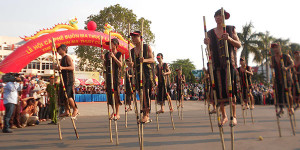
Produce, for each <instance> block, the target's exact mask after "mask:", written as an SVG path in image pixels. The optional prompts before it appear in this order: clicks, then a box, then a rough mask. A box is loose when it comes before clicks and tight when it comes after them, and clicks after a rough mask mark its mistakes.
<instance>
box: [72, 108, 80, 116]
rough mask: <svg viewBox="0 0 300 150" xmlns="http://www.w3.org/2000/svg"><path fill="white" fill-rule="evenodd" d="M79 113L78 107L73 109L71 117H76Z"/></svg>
mask: <svg viewBox="0 0 300 150" xmlns="http://www.w3.org/2000/svg"><path fill="white" fill-rule="evenodd" d="M78 115H79V113H78V109H74V110H73V113H72V117H77V116H78Z"/></svg>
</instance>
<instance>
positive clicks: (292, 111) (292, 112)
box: [290, 107, 295, 115]
mask: <svg viewBox="0 0 300 150" xmlns="http://www.w3.org/2000/svg"><path fill="white" fill-rule="evenodd" d="M290 111H291V115H293V114H294V113H295V111H294V108H293V107H291V110H290Z"/></svg>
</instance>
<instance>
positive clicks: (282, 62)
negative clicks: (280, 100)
mask: <svg viewBox="0 0 300 150" xmlns="http://www.w3.org/2000/svg"><path fill="white" fill-rule="evenodd" d="M280 63H281V67H282V68H283V67H285V65H284V61H283V55H282V54H281V58H280ZM282 72H283V82H284V93H285V97H286V101H287V104H288V112H289V118H290V122H291V128H292V131H293V135H296V133H295V127H294V123H293V119H292V116H293V114H292V112H291V105H290V96H289V95H290V94H289V88H288V86H287V79H286V71H285V70H282Z"/></svg>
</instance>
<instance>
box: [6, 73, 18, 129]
mask: <svg viewBox="0 0 300 150" xmlns="http://www.w3.org/2000/svg"><path fill="white" fill-rule="evenodd" d="M11 76H14V75H11ZM4 82H7V83H6V85H5V86H4V92H3V103H4V106H5V116H4V128H3V129H2V132H3V133H12V130H11V129H9V128H10V124H9V120H10V118H11V116H12V114H13V112H14V109H15V105H16V104H17V103H18V91H20V90H21V84H20V82H21V78H20V77H14V80H9V81H4Z"/></svg>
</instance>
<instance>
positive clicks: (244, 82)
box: [238, 66, 252, 100]
mask: <svg viewBox="0 0 300 150" xmlns="http://www.w3.org/2000/svg"><path fill="white" fill-rule="evenodd" d="M246 70H247V71H251V67H250V66H246ZM238 72H239V76H240V87H241V90H242V92H243V93H242V94H243V99H244V100H246V99H247V95H248V92H247V82H248V86H249V90H250V89H252V81H251V75H249V74H247V79H246V72H242V71H241V67H240V68H238Z"/></svg>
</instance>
